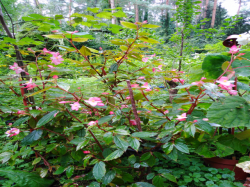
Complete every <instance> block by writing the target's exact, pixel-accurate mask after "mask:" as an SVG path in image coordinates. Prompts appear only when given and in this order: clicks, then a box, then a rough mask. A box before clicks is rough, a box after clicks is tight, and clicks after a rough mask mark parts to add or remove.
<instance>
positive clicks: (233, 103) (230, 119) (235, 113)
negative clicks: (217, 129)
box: [207, 96, 250, 128]
mask: <svg viewBox="0 0 250 187" xmlns="http://www.w3.org/2000/svg"><path fill="white" fill-rule="evenodd" d="M207 118H208V119H209V122H212V123H217V124H220V125H221V126H222V127H224V128H233V127H240V126H244V127H250V107H249V104H248V103H247V101H246V100H245V99H244V98H242V97H239V96H229V97H226V99H225V100H223V101H222V103H221V102H214V103H213V104H212V105H211V106H210V108H209V110H208V113H207Z"/></svg>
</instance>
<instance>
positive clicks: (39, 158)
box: [32, 157, 41, 165]
mask: <svg viewBox="0 0 250 187" xmlns="http://www.w3.org/2000/svg"><path fill="white" fill-rule="evenodd" d="M40 161H41V157H37V158H36V159H35V160H34V161H33V162H32V165H35V164H37V163H38V162H40Z"/></svg>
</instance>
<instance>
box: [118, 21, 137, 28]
mask: <svg viewBox="0 0 250 187" xmlns="http://www.w3.org/2000/svg"><path fill="white" fill-rule="evenodd" d="M121 25H123V26H124V27H126V28H129V29H137V25H135V24H134V23H131V22H127V21H121Z"/></svg>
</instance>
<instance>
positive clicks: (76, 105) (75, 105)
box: [70, 102, 81, 111]
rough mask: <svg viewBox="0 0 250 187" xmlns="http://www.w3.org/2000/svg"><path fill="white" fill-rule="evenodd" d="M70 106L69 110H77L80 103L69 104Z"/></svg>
mask: <svg viewBox="0 0 250 187" xmlns="http://www.w3.org/2000/svg"><path fill="white" fill-rule="evenodd" d="M70 106H71V110H75V111H78V110H79V108H81V105H80V104H79V103H78V102H75V103H73V104H70Z"/></svg>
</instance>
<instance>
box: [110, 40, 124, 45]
mask: <svg viewBox="0 0 250 187" xmlns="http://www.w3.org/2000/svg"><path fill="white" fill-rule="evenodd" d="M110 42H111V43H112V44H114V45H126V43H127V42H126V41H125V40H122V39H114V40H111V41H110Z"/></svg>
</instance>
